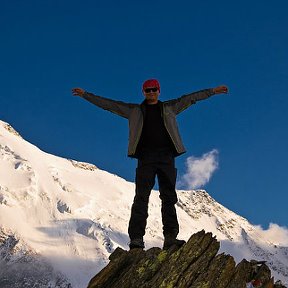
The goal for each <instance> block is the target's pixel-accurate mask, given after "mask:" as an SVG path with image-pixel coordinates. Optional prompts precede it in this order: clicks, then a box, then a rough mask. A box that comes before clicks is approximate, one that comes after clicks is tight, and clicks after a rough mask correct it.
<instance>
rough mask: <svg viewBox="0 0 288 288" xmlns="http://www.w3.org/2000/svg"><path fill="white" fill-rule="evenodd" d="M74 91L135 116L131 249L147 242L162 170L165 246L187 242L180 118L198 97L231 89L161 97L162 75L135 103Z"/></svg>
mask: <svg viewBox="0 0 288 288" xmlns="http://www.w3.org/2000/svg"><path fill="white" fill-rule="evenodd" d="M72 91H73V95H75V96H81V97H82V98H84V99H86V100H88V101H90V102H91V103H93V104H95V105H97V106H98V107H100V108H102V109H105V110H108V111H111V112H113V113H116V114H118V115H119V116H122V117H124V118H126V119H128V121H129V145H128V156H129V157H133V158H137V159H138V166H137V168H136V192H135V197H134V202H133V205H132V209H131V218H130V221H129V227H128V234H129V237H130V244H129V247H130V249H134V248H142V249H143V248H144V241H143V237H144V235H145V228H146V221H147V217H148V201H149V196H150V192H151V190H152V188H153V186H154V184H155V177H156V175H157V178H158V182H159V192H160V199H161V201H162V208H161V213H162V223H163V234H164V245H163V249H169V248H170V247H171V246H178V247H180V246H182V245H183V244H184V243H185V241H184V240H178V239H177V234H178V233H179V224H178V220H177V215H176V209H175V204H176V203H177V195H176V191H175V184H176V174H177V170H176V169H175V157H177V156H179V155H181V154H183V153H185V152H186V151H185V148H184V145H183V143H182V140H181V137H180V134H179V131H178V128H177V122H176V116H177V115H178V114H179V113H180V112H182V111H183V110H185V109H186V108H188V107H189V106H191V105H192V104H195V103H196V102H197V101H200V100H203V99H206V98H208V97H210V96H212V95H214V94H220V93H228V88H227V87H226V86H219V87H216V88H211V89H205V90H201V91H198V92H194V93H191V94H187V95H184V96H182V97H180V98H178V99H173V100H169V101H165V102H161V101H160V100H158V97H159V95H160V84H159V82H158V81H157V80H156V79H149V80H147V81H145V82H144V83H143V86H142V92H143V94H144V97H145V100H144V101H143V102H142V104H130V103H125V102H121V101H115V100H111V99H107V98H104V97H101V96H96V95H94V94H92V93H89V92H86V91H84V90H83V89H81V88H74V89H73V90H72Z"/></svg>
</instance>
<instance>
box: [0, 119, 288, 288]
mask: <svg viewBox="0 0 288 288" xmlns="http://www.w3.org/2000/svg"><path fill="white" fill-rule="evenodd" d="M158 194H159V193H158V191H152V193H151V198H150V206H149V218H148V225H147V231H146V235H145V243H146V248H147V249H149V248H150V247H152V246H158V247H162V242H163V237H162V223H161V212H160V205H161V203H160V199H159V197H158ZM178 196H179V203H178V206H177V210H178V218H179V223H180V234H179V238H183V239H186V240H187V239H188V238H189V237H190V236H191V234H193V233H195V232H197V231H199V230H202V229H205V231H206V232H212V233H213V234H214V235H216V236H217V239H218V240H220V241H221V252H226V253H229V254H231V255H232V256H234V258H235V260H236V261H240V260H242V258H246V259H247V260H250V259H256V260H266V261H267V264H268V266H269V267H270V268H271V270H272V273H273V274H274V276H275V278H276V279H281V280H282V281H283V283H286V284H287V282H288V248H287V247H284V245H281V243H276V242H275V241H274V242H272V240H269V239H266V237H265V236H264V235H263V234H261V233H259V228H258V227H255V226H253V225H251V224H250V223H249V222H248V221H247V220H246V219H244V218H242V217H240V216H238V215H237V214H235V213H233V212H232V211H230V210H228V209H227V208H225V207H223V206H222V205H221V204H219V203H217V202H216V201H215V200H214V199H213V198H212V197H210V196H209V194H208V193H207V192H206V191H204V190H197V191H183V190H179V191H178ZM133 197H134V184H133V183H131V182H127V181H125V180H124V179H122V178H120V177H118V176H116V175H113V174H110V173H108V172H106V171H103V170H101V169H98V168H97V167H96V166H95V165H92V164H88V163H83V162H77V161H74V160H70V159H63V158H60V157H56V156H54V155H51V154H48V153H45V152H43V151H41V150H40V149H38V148H37V147H35V146H34V145H32V144H30V143H29V142H27V141H25V140H24V139H23V138H22V137H21V136H20V135H19V134H18V133H17V132H16V131H15V130H14V129H13V128H12V127H11V126H10V125H9V124H7V123H5V122H3V121H0V276H1V277H0V286H1V287H32V286H31V283H38V284H37V285H38V286H33V287H51V288H52V287H53V288H54V287H63V288H64V287H74V288H82V287H86V286H87V283H88V281H89V280H90V279H91V278H92V277H93V276H94V275H95V274H96V273H97V272H98V271H100V270H101V269H102V268H103V267H104V266H105V265H106V264H107V263H108V257H109V255H110V254H111V252H112V251H114V249H115V248H116V247H118V246H120V247H122V248H123V249H128V245H127V243H128V242H129V238H128V235H127V225H128V221H129V217H130V208H131V204H132V201H133ZM279 244H280V245H279ZM11 275H14V277H12V276H11ZM15 275H16V276H15ZM20 283H22V284H20ZM25 283H26V284H25ZM5 285H6V286H5ZM9 285H10V286H9ZM21 285H22V286H21ZM25 285H26V286H25Z"/></svg>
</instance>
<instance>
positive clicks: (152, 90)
mask: <svg viewBox="0 0 288 288" xmlns="http://www.w3.org/2000/svg"><path fill="white" fill-rule="evenodd" d="M143 94H144V96H145V98H146V100H147V103H148V104H157V102H158V97H159V95H160V92H159V89H158V88H157V87H146V88H145V89H144V90H143Z"/></svg>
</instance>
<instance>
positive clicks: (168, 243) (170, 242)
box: [163, 236, 186, 250]
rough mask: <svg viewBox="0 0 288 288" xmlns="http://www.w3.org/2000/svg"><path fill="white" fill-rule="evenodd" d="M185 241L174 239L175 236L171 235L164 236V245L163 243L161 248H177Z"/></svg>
mask: <svg viewBox="0 0 288 288" xmlns="http://www.w3.org/2000/svg"><path fill="white" fill-rule="evenodd" d="M185 243H186V241H184V240H178V239H176V237H173V236H166V237H165V239H164V245H163V249H164V250H168V249H169V248H171V247H172V246H175V247H177V248H180V247H181V246H183V245H184V244H185Z"/></svg>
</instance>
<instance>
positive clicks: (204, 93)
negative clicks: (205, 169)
mask: <svg viewBox="0 0 288 288" xmlns="http://www.w3.org/2000/svg"><path fill="white" fill-rule="evenodd" d="M212 95H214V92H213V89H212V88H211V89H205V90H201V91H198V92H194V93H191V94H187V95H184V96H182V97H180V98H177V99H173V100H168V101H164V102H161V101H159V103H160V107H161V112H162V117H163V120H164V125H165V127H166V129H167V131H168V133H169V135H170V137H171V139H172V142H173V144H174V146H175V149H176V152H177V154H176V156H179V155H181V154H183V153H185V152H186V150H185V147H184V145H183V143H182V140H181V137H180V134H179V130H178V126H177V121H176V116H177V115H178V114H179V113H180V112H182V111H184V110H185V109H186V108H188V107H189V106H191V105H192V104H195V103H196V101H199V100H204V99H206V98H208V97H210V96H212ZM82 97H83V98H84V99H86V100H88V101H90V102H91V103H93V104H95V105H96V106H98V107H100V108H102V109H104V110H108V111H110V112H113V113H115V114H117V115H119V116H122V117H124V118H126V119H128V121H129V145H128V156H129V157H135V153H136V148H137V145H138V142H139V140H140V136H141V133H142V128H143V122H144V115H145V105H144V102H145V101H144V102H142V104H131V103H125V102H122V101H115V100H111V99H107V98H104V97H101V96H96V95H94V94H92V93H89V92H85V93H84V94H83V96H82Z"/></svg>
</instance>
